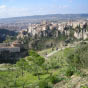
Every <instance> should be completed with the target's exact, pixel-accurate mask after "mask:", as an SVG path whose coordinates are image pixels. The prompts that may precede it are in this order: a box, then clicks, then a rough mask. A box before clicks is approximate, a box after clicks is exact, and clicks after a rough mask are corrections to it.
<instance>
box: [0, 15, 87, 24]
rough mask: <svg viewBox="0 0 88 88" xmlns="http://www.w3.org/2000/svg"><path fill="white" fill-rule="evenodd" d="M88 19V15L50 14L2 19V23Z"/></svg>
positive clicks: (0, 21)
mask: <svg viewBox="0 0 88 88" xmlns="http://www.w3.org/2000/svg"><path fill="white" fill-rule="evenodd" d="M77 19H88V14H49V15H35V16H24V17H14V18H5V19H0V23H7V22H8V23H39V22H41V21H42V20H48V21H63V20H77Z"/></svg>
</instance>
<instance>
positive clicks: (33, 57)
mask: <svg viewBox="0 0 88 88" xmlns="http://www.w3.org/2000/svg"><path fill="white" fill-rule="evenodd" d="M27 60H28V61H29V65H30V67H31V69H32V71H33V72H34V73H36V74H37V76H38V79H39V80H40V75H39V70H41V69H42V65H43V63H44V62H45V59H44V58H43V57H41V56H40V55H39V54H37V53H36V52H35V51H33V50H30V51H29V57H28V58H27Z"/></svg>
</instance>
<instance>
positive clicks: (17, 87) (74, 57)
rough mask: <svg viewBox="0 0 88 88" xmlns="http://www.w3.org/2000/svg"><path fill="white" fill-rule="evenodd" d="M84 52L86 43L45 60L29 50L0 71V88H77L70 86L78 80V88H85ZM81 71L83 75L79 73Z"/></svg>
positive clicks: (86, 55)
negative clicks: (25, 54)
mask: <svg viewBox="0 0 88 88" xmlns="http://www.w3.org/2000/svg"><path fill="white" fill-rule="evenodd" d="M44 52H47V51H44ZM44 52H42V53H43V54H44ZM87 53H88V44H86V43H81V44H80V45H79V47H78V46H77V47H75V48H66V49H64V50H61V51H59V52H57V53H56V54H54V55H52V56H51V57H49V59H46V60H45V59H44V58H43V57H42V56H40V55H39V54H38V53H36V52H35V51H33V50H30V51H29V56H27V57H25V58H22V59H20V60H19V61H18V62H17V63H16V64H15V65H11V66H10V65H9V66H5V67H2V70H1V69H0V70H1V71H0V79H1V80H0V88H64V87H63V86H65V87H66V88H77V87H74V86H76V85H77V84H76V83H77V82H76V81H77V80H78V79H79V78H80V83H82V86H80V88H87V86H86V84H85V83H87V82H88V80H87V78H88V76H87V74H86V72H87V67H88V65H87V57H88V54H87ZM0 68H1V67H0ZM5 68H6V69H5ZM85 69H86V72H84V71H83V70H85ZM74 76H75V78H74ZM74 79H75V80H76V81H73V80H74ZM84 79H85V80H84ZM85 81H86V82H85ZM75 82H76V83H75ZM83 82H85V83H83ZM80 85H81V84H80Z"/></svg>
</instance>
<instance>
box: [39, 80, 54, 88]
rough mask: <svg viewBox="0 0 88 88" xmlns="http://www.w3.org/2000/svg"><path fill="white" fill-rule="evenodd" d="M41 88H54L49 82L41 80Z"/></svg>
mask: <svg viewBox="0 0 88 88" xmlns="http://www.w3.org/2000/svg"><path fill="white" fill-rule="evenodd" d="M38 86H39V88H53V86H52V84H50V83H49V81H48V80H41V81H40V82H39V84H38Z"/></svg>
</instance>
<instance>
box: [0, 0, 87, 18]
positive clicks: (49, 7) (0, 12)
mask: <svg viewBox="0 0 88 88" xmlns="http://www.w3.org/2000/svg"><path fill="white" fill-rule="evenodd" d="M80 13H88V0H0V18H9V17H19V16H32V15H46V14H80Z"/></svg>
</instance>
